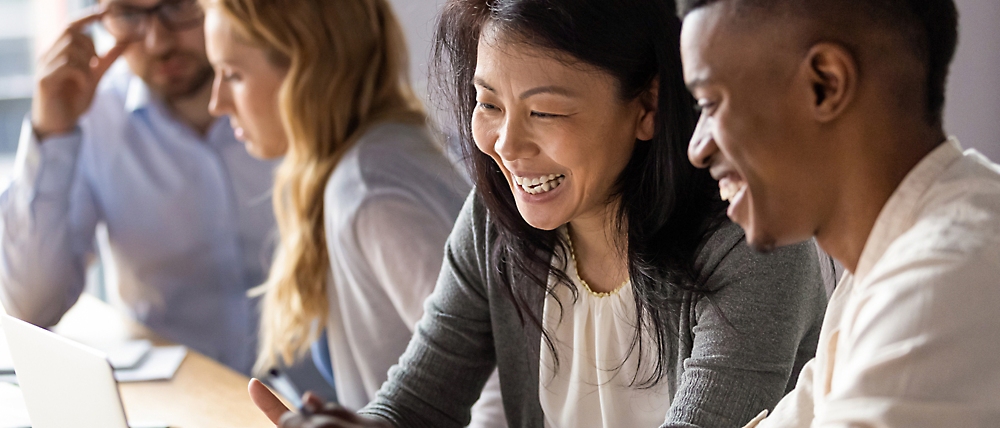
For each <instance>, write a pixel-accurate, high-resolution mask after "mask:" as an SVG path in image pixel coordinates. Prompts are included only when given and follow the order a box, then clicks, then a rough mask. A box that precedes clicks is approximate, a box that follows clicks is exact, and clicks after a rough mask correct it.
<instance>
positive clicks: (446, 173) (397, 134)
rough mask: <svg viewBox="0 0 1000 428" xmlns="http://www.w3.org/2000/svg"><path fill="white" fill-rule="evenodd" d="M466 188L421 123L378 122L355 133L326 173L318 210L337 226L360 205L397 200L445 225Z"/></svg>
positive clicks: (347, 221) (396, 203)
mask: <svg viewBox="0 0 1000 428" xmlns="http://www.w3.org/2000/svg"><path fill="white" fill-rule="evenodd" d="M468 191H469V185H468V183H467V182H466V181H465V180H464V178H462V177H461V176H460V175H459V174H458V172H457V170H456V169H455V166H454V165H452V164H451V163H450V162H449V161H448V160H447V159H446V158H445V156H444V154H443V153H442V152H441V151H440V150H438V149H437V147H436V146H435V143H434V140H433V137H432V136H431V134H430V133H429V132H428V130H427V129H426V127H423V126H418V125H408V124H402V123H382V124H378V125H375V126H374V127H372V128H371V129H369V130H368V131H367V132H365V133H364V134H363V135H362V136H361V137H360V138H358V140H357V141H355V142H354V144H353V145H352V146H351V148H350V149H348V150H347V151H346V152H344V154H343V156H342V157H341V159H340V161H339V162H338V163H337V166H336V167H334V169H333V171H332V172H331V173H330V176H329V178H328V179H327V182H326V186H325V188H324V193H323V200H324V211H325V213H324V215H325V217H327V223H328V224H332V225H333V226H334V227H335V228H343V227H349V226H350V224H351V223H352V222H353V221H354V220H355V219H356V217H357V215H359V212H360V211H361V210H363V209H369V208H370V207H374V206H379V205H386V204H388V205H389V206H393V207H398V206H399V205H400V204H402V205H407V206H409V207H410V208H412V209H415V210H422V211H424V212H426V213H428V214H430V215H432V216H433V217H435V218H438V219H440V220H441V221H442V222H446V223H448V225H449V226H450V224H451V222H453V221H454V219H455V217H456V216H457V215H458V212H459V210H460V209H461V207H462V204H463V201H464V200H465V197H466V195H467V194H468Z"/></svg>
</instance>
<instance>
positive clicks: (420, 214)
mask: <svg viewBox="0 0 1000 428" xmlns="http://www.w3.org/2000/svg"><path fill="white" fill-rule="evenodd" d="M355 218H356V220H355V222H354V239H355V242H357V245H358V248H359V250H360V253H361V255H362V256H363V257H364V259H365V260H366V261H367V262H368V266H369V267H370V268H371V270H372V272H373V273H374V275H375V280H376V281H378V286H379V287H380V288H382V289H383V290H384V291H385V293H386V294H387V295H388V296H389V300H390V301H392V305H393V307H394V308H395V309H396V313H398V314H399V316H400V318H402V319H403V322H405V323H406V325H407V326H408V327H409V328H410V331H411V332H412V331H413V329H414V328H415V327H416V324H417V321H419V320H420V317H421V316H422V315H423V314H424V307H423V303H424V300H425V299H427V296H429V295H430V294H431V292H432V291H434V285H435V284H436V283H437V277H438V274H439V273H440V272H441V258H442V257H443V253H442V251H441V249H442V248H443V247H444V245H445V241H447V239H448V233H449V232H450V230H451V226H452V225H449V224H445V222H444V221H443V220H442V219H441V218H439V217H437V216H435V215H434V213H432V212H430V211H429V210H428V209H426V208H424V207H423V206H421V205H420V204H419V203H418V202H416V201H412V200H410V199H409V198H406V197H403V196H397V195H388V196H376V197H373V198H369V199H368V200H367V201H365V202H364V204H363V205H362V206H361V207H359V208H358V211H357V214H356V217H355Z"/></svg>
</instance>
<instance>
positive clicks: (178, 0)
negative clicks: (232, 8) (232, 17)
mask: <svg viewBox="0 0 1000 428" xmlns="http://www.w3.org/2000/svg"><path fill="white" fill-rule="evenodd" d="M153 15H156V16H157V17H158V18H160V22H161V23H163V26H164V27H165V28H166V29H167V30H170V31H178V30H186V29H188V28H193V27H196V26H198V25H201V23H202V21H203V20H204V18H205V11H203V10H202V9H201V6H200V5H198V1H197V0H164V1H161V2H160V3H157V4H156V6H153V7H137V6H132V5H129V4H124V3H121V2H112V3H111V4H110V5H108V9H107V11H106V12H105V13H104V16H103V17H102V18H101V22H102V23H103V24H104V28H106V29H107V30H108V33H111V35H112V36H114V37H115V38H116V39H118V41H119V42H131V41H136V40H140V39H142V38H143V37H145V36H146V31H148V30H149V26H150V22H151V21H150V20H151V19H152V17H153Z"/></svg>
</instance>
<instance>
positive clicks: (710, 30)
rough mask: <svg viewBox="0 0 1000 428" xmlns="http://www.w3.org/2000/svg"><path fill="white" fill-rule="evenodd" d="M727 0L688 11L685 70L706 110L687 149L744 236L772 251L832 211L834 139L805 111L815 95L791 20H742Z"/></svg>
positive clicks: (812, 227) (813, 227) (799, 236)
mask: <svg viewBox="0 0 1000 428" xmlns="http://www.w3.org/2000/svg"><path fill="white" fill-rule="evenodd" d="M728 7H730V6H728V5H727V4H726V3H725V2H719V3H716V4H714V5H711V6H707V7H704V8H701V9H698V10H696V11H694V12H692V13H690V14H689V15H688V16H687V17H686V18H685V20H684V26H683V30H682V33H681V55H682V58H683V62H684V78H685V80H686V81H687V83H688V86H689V88H690V89H691V92H692V94H693V95H694V96H695V98H696V99H697V101H698V104H699V106H701V109H702V114H701V117H700V119H699V122H698V126H697V129H696V130H695V132H694V135H693V136H692V139H691V143H690V145H689V148H688V156H689V158H690V160H691V162H692V163H693V164H694V165H695V166H698V167H702V168H709V169H710V171H711V174H712V176H713V177H714V178H715V179H716V180H719V188H720V194H721V196H722V198H723V199H726V200H728V201H729V203H730V206H729V210H728V215H729V217H730V218H731V219H732V220H733V221H735V222H736V223H738V224H740V225H741V226H742V227H743V229H744V230H745V231H746V235H747V241H748V243H749V244H750V245H751V246H753V247H754V248H756V249H759V250H764V251H766V250H769V249H771V248H773V247H775V246H778V245H785V244H790V243H794V242H798V241H801V240H805V239H808V238H810V237H811V236H813V234H815V232H816V230H817V227H818V225H819V224H820V223H821V221H822V219H823V218H824V216H825V215H827V213H829V212H830V208H829V201H830V200H831V199H832V198H830V197H829V193H830V191H831V189H833V188H834V186H833V184H832V182H833V180H835V179H836V176H837V174H836V172H835V171H831V168H832V167H831V165H832V162H828V161H830V160H831V159H833V152H831V151H830V148H831V145H828V144H823V143H822V138H821V133H822V127H821V126H817V122H816V121H815V120H814V119H813V117H812V116H811V114H812V111H813V107H814V105H815V103H816V101H817V95H816V93H815V92H814V91H813V90H812V86H811V84H810V83H809V80H808V78H807V70H808V67H805V66H803V61H802V58H804V54H805V50H803V49H802V47H801V46H798V45H795V43H796V42H795V41H790V38H789V37H788V36H787V33H788V32H789V31H791V30H790V29H789V28H774V26H761V27H762V28H755V29H749V28H745V27H746V26H747V25H749V24H745V23H734V22H733V21H734V19H736V18H733V15H732V14H733V13H735V12H733V11H730V10H728V9H727V8H728Z"/></svg>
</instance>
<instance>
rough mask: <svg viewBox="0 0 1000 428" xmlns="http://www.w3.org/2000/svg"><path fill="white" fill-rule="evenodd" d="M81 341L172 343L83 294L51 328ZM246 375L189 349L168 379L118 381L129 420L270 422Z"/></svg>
mask: <svg viewBox="0 0 1000 428" xmlns="http://www.w3.org/2000/svg"><path fill="white" fill-rule="evenodd" d="M53 330H54V331H56V332H57V333H59V334H61V335H63V336H66V337H69V338H71V339H74V340H77V341H79V342H81V343H84V344H87V343H89V344H97V343H102V342H108V341H115V340H126V339H149V340H151V341H152V342H153V343H154V344H156V345H170V344H171V343H170V342H168V341H165V340H163V339H161V338H159V337H156V335H155V334H153V333H152V332H151V331H149V329H147V328H145V327H144V326H142V325H140V324H139V323H137V322H135V321H132V320H131V319H129V318H128V317H126V316H124V315H123V314H121V313H120V312H119V311H117V310H116V309H114V308H112V307H111V306H110V305H108V304H106V303H104V302H101V301H100V300H98V299H96V298H94V297H92V296H89V295H83V296H82V297H81V298H80V301H79V302H78V303H77V304H76V305H75V306H73V308H72V309H70V310H69V312H67V313H66V315H65V316H64V317H63V319H62V321H60V322H59V324H58V325H56V327H55V328H54V329H53ZM249 381H250V379H249V378H247V377H246V376H243V375H241V374H239V373H237V372H235V371H233V370H231V369H229V368H227V367H225V366H223V365H222V364H219V363H217V362H215V361H214V360H212V359H210V358H208V357H206V356H204V355H202V354H199V353H198V352H195V351H193V350H191V349H188V353H187V357H186V358H185V359H184V362H183V363H181V366H180V368H178V369H177V373H176V374H175V375H174V378H173V379H171V380H169V381H157V382H137V383H122V384H119V390H120V391H121V397H122V402H123V404H124V406H125V414H126V415H127V416H128V419H129V420H130V421H136V422H143V421H159V422H165V423H168V424H169V425H170V427H171V428H223V427H241V428H242V427H248V428H250V427H273V426H274V425H273V424H271V423H270V422H269V421H268V420H267V418H266V417H264V415H263V414H262V413H261V412H260V411H259V410H257V407H256V406H254V404H253V403H252V402H251V401H250V397H249V396H248V395H247V383H248V382H249Z"/></svg>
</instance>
